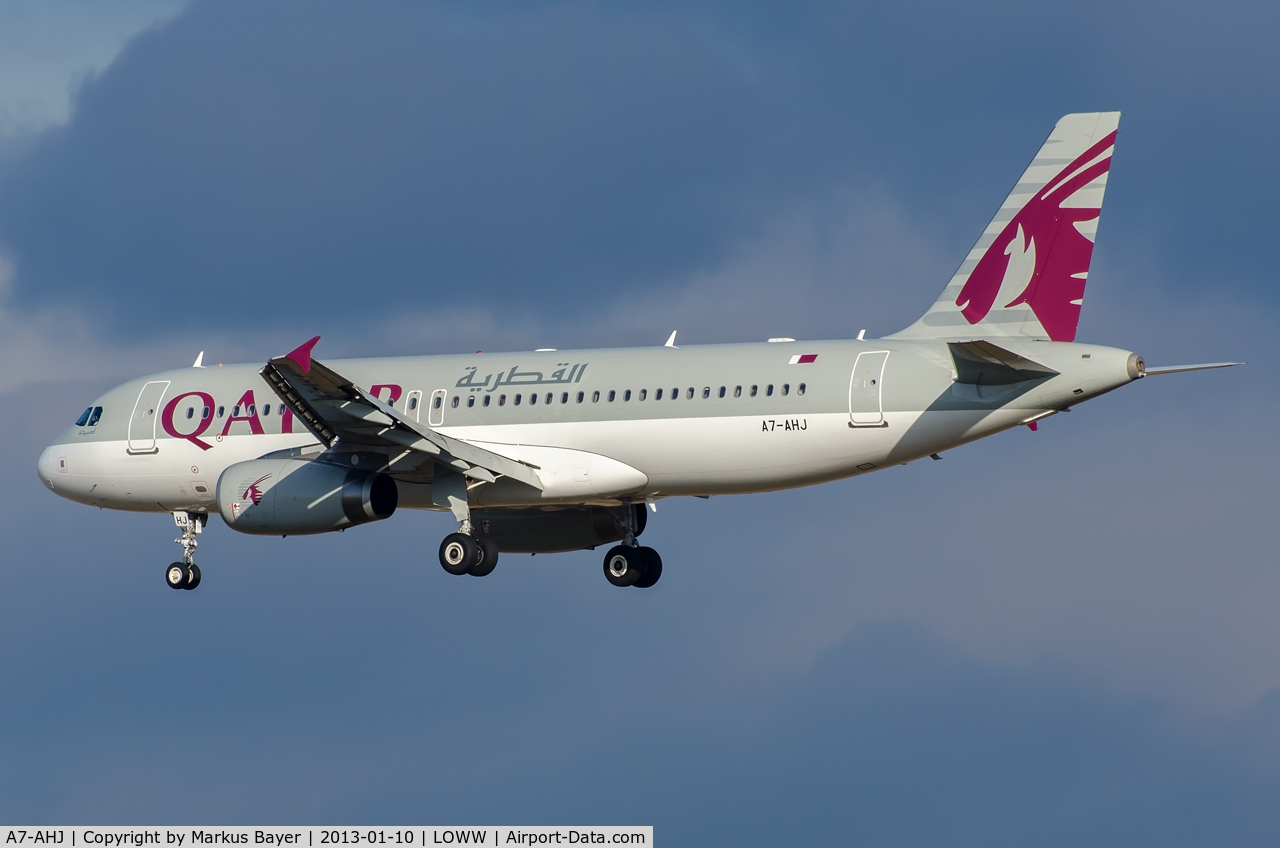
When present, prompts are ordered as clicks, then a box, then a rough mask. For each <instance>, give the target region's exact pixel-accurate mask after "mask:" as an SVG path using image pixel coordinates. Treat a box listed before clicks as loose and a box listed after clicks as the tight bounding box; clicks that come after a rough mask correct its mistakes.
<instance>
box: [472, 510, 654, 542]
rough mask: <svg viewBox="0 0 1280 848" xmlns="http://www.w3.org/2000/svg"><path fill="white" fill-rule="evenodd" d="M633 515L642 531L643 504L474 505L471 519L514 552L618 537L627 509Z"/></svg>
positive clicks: (624, 533)
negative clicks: (551, 507) (565, 506)
mask: <svg viewBox="0 0 1280 848" xmlns="http://www.w3.org/2000/svg"><path fill="white" fill-rule="evenodd" d="M627 509H631V510H634V511H635V515H636V523H635V527H636V535H637V536H639V535H640V534H641V533H643V532H644V525H645V519H646V518H648V515H647V514H646V513H645V509H644V506H642V505H641V506H624V507H613V508H606V507H600V506H597V507H579V508H573V509H556V510H540V509H473V510H472V511H471V521H472V522H473V523H474V524H475V525H476V527H477V528H478V529H479V531H480V532H481V533H483V534H484V535H486V536H488V537H490V538H491V539H493V541H495V542H497V543H498V550H499V551H502V552H503V553H513V554H550V553H558V552H560V551H581V550H584V549H586V548H594V547H597V546H599V545H609V544H612V543H614V542H618V541H621V540H622V538H623V537H624V536H625V535H626V527H625V521H626V512H625V511H624V510H627Z"/></svg>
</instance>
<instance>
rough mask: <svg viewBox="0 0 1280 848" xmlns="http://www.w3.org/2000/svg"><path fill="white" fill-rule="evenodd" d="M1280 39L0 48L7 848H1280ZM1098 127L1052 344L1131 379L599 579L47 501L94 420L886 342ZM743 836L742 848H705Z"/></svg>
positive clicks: (975, 22) (607, 32)
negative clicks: (169, 406)
mask: <svg viewBox="0 0 1280 848" xmlns="http://www.w3.org/2000/svg"><path fill="white" fill-rule="evenodd" d="M1278 35H1280V7H1277V6H1275V5H1274V4H1263V3H1230V2H1225V3H1222V2H1220V3H1214V4H1208V3H1204V2H1200V3H1179V2H1161V3H1156V2H1120V3H1117V2H1114V0H1111V2H1106V3H1103V2H1094V0H1086V2H1080V3H1075V4H1069V5H1060V6H1058V7H1054V8H1048V7H1043V6H1031V5H1028V4H1023V3H1012V2H979V3H969V4H950V3H941V2H936V0H919V2H898V3H883V4H849V3H785V4H784V3H777V4H770V3H744V2H734V3H717V2H689V3H680V4H670V3H664V2H649V3H615V4H608V5H605V4H593V3H588V2H567V3H545V4H538V3H519V4H512V3H501V2H492V3H482V2H471V3H455V4H450V3H423V2H404V3H395V2H385V3H380V4H360V5H353V4H349V3H339V2H332V3H329V2H307V3H302V2H297V3H289V2H277V3H261V2H247V0H246V2H216V3H213V2H210V3H205V2H192V3H188V4H184V3H181V2H177V0H131V2H123V3H116V4H110V5H104V4H101V3H95V2H88V0H58V2H39V3H37V2H29V3H23V2H15V3H6V4H4V6H3V7H0V357H3V361H4V363H5V368H4V369H3V372H2V373H0V398H2V400H3V403H2V404H0V436H3V438H4V440H5V443H6V445H7V450H6V455H7V456H8V457H9V458H10V461H9V462H8V463H6V464H5V469H4V471H3V472H0V473H2V474H3V486H0V506H2V509H0V528H3V529H2V531H0V532H2V533H3V537H2V538H3V540H4V542H5V546H4V551H5V553H4V558H3V567H2V568H0V680H3V681H4V683H3V685H0V819H2V820H5V821H9V822H17V821H26V822H77V823H103V824H105V823H202V822H207V823H299V822H302V823H337V824H352V823H381V824H392V823H397V824H398V823H449V822H459V821H462V822H476V823H484V822H489V823H494V822H520V823H531V824H542V823H546V824H553V823H617V824H632V823H634V824H653V825H655V827H656V828H657V830H656V833H657V835H658V836H659V837H660V838H661V839H662V842H663V844H673V845H706V844H743V845H748V844H760V845H773V844H796V843H797V841H798V840H800V839H812V840H814V841H815V842H816V841H818V840H825V841H827V842H834V843H835V844H842V843H845V842H849V841H853V840H857V841H860V842H862V843H863V844H884V845H892V844H910V845H928V844H946V845H958V844H975V845H976V844H980V845H984V846H989V845H1005V844H1007V845H1026V844H1028V843H1035V844H1045V845H1053V844H1064V845H1079V844H1118V845H1143V844H1150V845H1161V846H1168V845H1182V844H1187V845H1191V844H1195V845H1202V844H1214V845H1229V844H1249V845H1255V844H1259V843H1261V842H1263V841H1270V842H1274V841H1275V840H1276V839H1277V838H1280V812H1277V807H1276V805H1275V803H1274V801H1275V798H1276V797H1277V792H1278V791H1280V650H1278V649H1280V615H1278V614H1277V611H1278V610H1280V562H1278V558H1277V553H1276V550H1277V546H1276V544H1275V542H1274V541H1273V531H1274V528H1275V506H1276V504H1277V495H1278V494H1280V491H1278V489H1280V483H1278V482H1277V480H1278V479H1280V461H1278V458H1280V451H1278V450H1277V448H1276V446H1275V439H1274V438H1273V435H1272V433H1273V430H1274V427H1275V425H1274V423H1273V422H1275V421H1276V420H1277V417H1278V416H1277V413H1280V401H1278V400H1277V393H1276V389H1277V382H1278V381H1277V378H1276V376H1275V374H1276V366H1277V364H1278V363H1277V360H1278V359H1280V357H1277V355H1276V352H1275V341H1274V339H1275V337H1276V333H1275V331H1274V326H1275V324H1276V321H1277V319H1280V295H1278V294H1277V289H1276V270H1275V268H1276V251H1275V246H1276V243H1277V235H1276V234H1277V232H1278V231H1280V212H1278V211H1277V205H1276V200H1275V198H1276V197H1280V166H1278V165H1277V163H1276V159H1275V156H1274V153H1273V150H1272V148H1273V147H1274V143H1275V142H1274V140H1275V139H1276V138H1277V137H1280V110H1277V109H1276V108H1275V104H1276V103H1277V102H1280V64H1277V63H1276V61H1275V55H1274V43H1275V41H1276V38H1277V36H1278ZM1101 109H1119V110H1121V111H1122V112H1123V113H1124V117H1123V119H1122V122H1121V131H1120V138H1119V143H1118V147H1117V153H1116V158H1115V164H1114V166H1113V169H1112V173H1111V181H1110V185H1109V190H1108V197H1107V206H1106V209H1105V211H1104V214H1103V218H1102V223H1101V227H1100V232H1099V240H1098V244H1097V251H1096V253H1095V257H1094V265H1093V272H1092V273H1091V275H1090V287H1089V290H1088V293H1087V296H1086V301H1085V309H1084V311H1083V315H1082V319H1081V324H1080V336H1079V338H1080V340H1081V341H1087V342H1095V343H1102V344H1113V345H1116V346H1120V347H1126V348H1129V349H1133V350H1137V351H1139V352H1140V353H1142V354H1143V355H1144V356H1145V357H1146V359H1147V361H1148V363H1151V364H1175V363H1181V362H1194V361H1212V360H1221V359H1243V360H1248V361H1249V365H1248V366H1247V367H1246V368H1242V369H1235V370H1234V371H1231V372H1218V373H1211V374H1193V375H1186V376H1182V377H1166V378H1160V379H1151V380H1147V381H1143V382H1142V383H1140V384H1137V385H1134V386H1130V387H1128V388H1126V389H1124V390H1123V391H1121V392H1119V393H1117V394H1115V395H1111V396H1108V397H1106V398H1103V399H1100V400H1097V401H1095V402H1093V403H1091V404H1089V405H1087V406H1085V407H1081V408H1079V409H1077V410H1075V411H1074V412H1073V413H1072V414H1071V415H1069V416H1067V415H1063V416H1058V417H1055V418H1054V419H1052V420H1050V421H1048V422H1046V423H1045V424H1044V425H1043V426H1042V427H1041V428H1040V430H1039V432H1037V433H1031V432H1029V431H1026V430H1019V431H1017V432H1010V433H1006V434H1003V435H1001V436H997V437H995V438H993V439H990V440H988V441H987V442H985V443H981V444H977V445H972V446H969V447H967V448H964V449H962V450H958V451H954V452H951V453H949V454H947V455H946V457H945V458H944V461H942V462H930V463H924V464H921V463H915V464H913V465H910V466H907V467H905V468H899V469H894V470H889V471H885V472H882V473H880V474H876V475H873V476H872V477H869V478H863V479H859V480H856V481H849V482H844V483H836V484H830V485H826V486H822V487H818V488H814V489H810V490H805V491H798V492H789V493H782V494H772V495H761V496H753V497H742V498H724V499H712V500H710V501H700V500H695V501H692V502H689V503H682V502H677V501H668V502H664V503H663V504H662V506H661V509H660V511H659V513H658V514H657V515H656V516H655V517H654V520H653V521H651V522H650V525H649V527H650V529H649V530H648V532H647V533H646V536H645V540H646V542H649V543H650V544H653V545H654V546H655V547H658V548H659V549H660V550H661V551H662V552H663V556H664V561H665V562H666V564H667V567H666V571H665V574H664V578H663V581H662V583H661V584H660V586H659V587H657V588H656V589H654V590H653V591H650V592H620V591H618V590H616V589H613V588H612V587H610V586H608V585H607V584H606V582H605V581H604V580H603V578H602V577H601V576H600V573H599V563H598V560H597V556H596V554H594V553H582V554H573V555H561V556H554V557H551V556H548V557H537V558H532V559H531V558H527V557H516V556H510V557H506V558H504V559H503V562H502V564H501V565H500V566H499V569H498V571H497V572H495V573H494V575H492V576H491V577H489V578H486V579H485V580H458V579H455V578H451V577H449V576H448V575H446V574H445V573H444V572H443V571H442V570H441V569H440V567H439V565H438V564H437V563H436V555H435V551H436V547H437V545H438V541H439V538H440V537H441V536H442V535H443V534H444V533H446V532H448V531H449V529H450V522H449V521H448V520H447V518H445V517H441V516H436V515H430V514H427V515H418V514H407V513H406V514H397V515H396V516H395V518H394V519H392V520H391V521H388V522H385V523H381V524H377V525H373V526H369V527H364V528H360V529H359V530H358V531H355V532H352V533H346V534H340V535H336V536H334V537H332V538H306V539H288V540H279V539H260V538H248V537H240V536H236V535H235V534H233V533H231V532H230V531H228V530H226V528H225V527H222V526H221V525H220V524H219V523H218V522H216V520H215V522H214V523H212V524H211V525H210V530H209V532H208V533H207V534H205V535H204V537H203V538H202V545H201V549H200V554H201V555H200V563H201V566H202V568H203V570H204V574H205V580H204V585H203V586H202V587H201V589H200V590H199V591H198V592H194V593H182V595H181V596H175V595H174V593H173V592H172V591H170V590H169V589H167V588H165V586H164V585H163V584H162V582H161V570H162V567H163V565H164V564H165V563H167V562H168V561H170V560H171V559H172V558H174V555H175V554H176V553H177V552H178V548H177V547H176V546H175V545H173V544H172V539H173V536H174V535H175V530H174V527H173V526H172V521H171V519H169V518H168V517H166V516H154V515H152V516H145V515H143V516H139V515H123V514H112V513H106V512H98V511H93V510H89V509H86V508H84V507H81V506H77V505H75V504H72V503H69V502H66V501H61V500H59V499H57V498H55V497H54V496H52V495H51V494H50V493H48V492H47V491H45V490H44V489H43V487H42V486H41V485H40V484H39V482H38V480H37V479H36V476H35V461H36V457H37V456H38V455H39V452H40V450H41V449H42V448H43V446H44V445H45V444H46V443H47V442H48V441H50V440H51V439H52V438H53V437H54V436H55V435H56V434H57V433H58V432H60V431H61V430H62V429H63V428H64V427H65V426H66V425H67V423H68V422H69V421H71V420H72V419H73V418H74V417H75V415H76V414H77V413H78V412H79V411H80V410H82V409H83V408H84V407H85V406H86V405H87V403H88V401H89V400H90V399H92V398H93V397H94V396H95V395H96V394H98V393H99V392H101V391H102V390H104V389H106V388H108V387H110V386H111V385H114V384H115V383H117V382H120V381H123V380H124V379H128V378H130V377H133V376H137V375H140V374H143V373H147V372H151V371H158V370H162V369H165V368H170V367H175V366H180V365H185V364H189V362H190V361H191V360H192V359H193V358H194V357H195V354H196V353H197V352H199V351H200V350H206V351H208V353H207V359H209V360H211V361H220V362H241V361H248V362H259V361H263V360H265V359H266V358H267V357H268V356H271V355H275V354H279V353H281V352H282V351H285V350H288V349H291V348H292V347H294V346H296V344H297V343H298V342H300V341H301V340H303V339H305V338H308V337H310V336H311V335H315V334H317V333H319V334H321V335H323V336H324V340H323V341H322V343H321V347H320V348H319V349H318V350H317V353H318V354H321V355H323V356H328V357H336V356H352V355H361V354H368V355H384V354H407V353H420V352H421V353H432V352H452V351H463V350H475V349H480V348H483V349H486V350H498V349H516V350H519V349H529V348H533V347H543V346H545V347H559V348H568V347H573V346H585V345H628V344H661V342H662V341H663V340H664V339H665V338H666V336H667V334H668V333H669V332H670V331H671V330H672V329H679V331H680V334H681V335H680V338H681V341H682V342H684V343H689V344H692V343H698V342H717V341H730V340H751V339H763V338H765V337H768V336H777V335H787V336H795V337H799V338H804V337H809V338H817V337H847V336H852V335H854V334H855V333H857V332H858V331H859V330H860V329H863V328H866V329H867V330H868V333H869V335H871V336H875V335H878V334H884V333H889V332H893V331H895V330H897V329H900V328H901V327H903V326H905V325H906V324H908V323H910V322H911V321H912V320H914V319H915V318H916V317H917V316H918V315H919V314H920V313H921V312H922V311H923V310H924V309H925V307H927V305H928V304H929V303H930V302H932V300H933V299H934V298H935V297H936V295H937V292H938V291H939V290H940V289H941V287H942V286H943V285H944V284H945V282H946V280H947V278H948V277H949V276H950V273H951V272H952V270H953V269H954V267H955V265H956V264H957V263H958V261H959V259H960V258H961V257H962V256H963V254H964V253H965V252H966V251H967V249H968V247H969V245H970V244H971V243H972V241H973V239H974V238H975V237H976V236H977V234H978V233H979V232H980V231H981V229H982V227H983V225H984V224H985V223H986V221H987V220H988V218H989V217H990V215H991V214H992V212H994V210H995V208H996V207H997V206H998V205H999V202H1000V201H1001V199H1003V197H1004V195H1005V194H1006V192H1007V191H1008V188H1009V186H1010V185H1012V183H1013V182H1014V181H1015V180H1016V178H1017V176H1018V175H1019V174H1020V173H1021V171H1022V168H1023V166H1024V165H1025V163H1026V162H1027V160H1028V159H1029V158H1030V156H1031V155H1032V153H1033V152H1034V151H1035V150H1036V148H1037V147H1038V146H1039V144H1040V142H1041V141H1042V140H1043V138H1044V136H1045V135H1046V134H1047V133H1048V131H1049V129H1050V128H1051V127H1052V125H1053V122H1054V121H1055V120H1056V119H1057V118H1058V117H1059V116H1060V115H1061V114H1063V113H1065V112H1069V111H1093V110H1101ZM731 840H736V841H732V842H731Z"/></svg>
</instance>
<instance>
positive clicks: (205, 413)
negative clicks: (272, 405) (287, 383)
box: [200, 406, 284, 421]
mask: <svg viewBox="0 0 1280 848" xmlns="http://www.w3.org/2000/svg"><path fill="white" fill-rule="evenodd" d="M209 411H210V410H209V407H207V406H206V407H205V408H204V410H203V411H201V413H200V420H201V421H203V420H204V419H206V418H208V417H209ZM280 414H281V415H284V407H283V406H281V407H280Z"/></svg>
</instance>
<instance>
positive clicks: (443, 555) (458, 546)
mask: <svg viewBox="0 0 1280 848" xmlns="http://www.w3.org/2000/svg"><path fill="white" fill-rule="evenodd" d="M465 524H466V526H465V527H464V528H463V529H462V532H459V533H450V534H449V535H448V536H445V537H444V541H443V542H441V543H440V565H441V566H442V567H443V568H444V570H445V571H447V572H449V573H450V574H459V575H461V574H470V575H471V576H472V577H484V576H486V575H488V574H491V573H492V572H493V569H494V568H496V567H497V565H498V543H497V542H495V541H493V540H492V539H490V538H489V537H488V536H474V535H472V534H471V533H470V532H469V531H470V529H471V526H470V525H471V522H470V521H467V522H465Z"/></svg>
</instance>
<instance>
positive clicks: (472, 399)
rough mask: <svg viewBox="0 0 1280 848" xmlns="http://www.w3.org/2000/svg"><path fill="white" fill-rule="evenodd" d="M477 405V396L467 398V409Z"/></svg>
mask: <svg viewBox="0 0 1280 848" xmlns="http://www.w3.org/2000/svg"><path fill="white" fill-rule="evenodd" d="M475 405H476V396H475V395H472V396H471V397H469V398H467V409H470V408H471V407H473V406H475Z"/></svg>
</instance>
